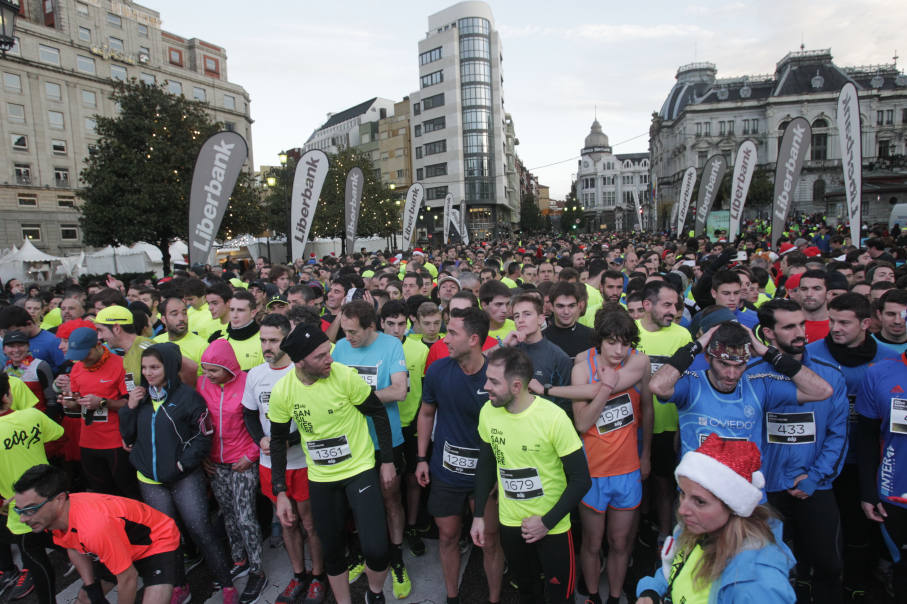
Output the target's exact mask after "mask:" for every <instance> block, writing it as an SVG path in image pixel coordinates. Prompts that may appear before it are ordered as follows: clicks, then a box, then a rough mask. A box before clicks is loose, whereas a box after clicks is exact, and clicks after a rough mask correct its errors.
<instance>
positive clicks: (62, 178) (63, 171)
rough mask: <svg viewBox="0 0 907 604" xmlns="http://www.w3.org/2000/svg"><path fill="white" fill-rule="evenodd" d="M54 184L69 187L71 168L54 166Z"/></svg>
mask: <svg viewBox="0 0 907 604" xmlns="http://www.w3.org/2000/svg"><path fill="white" fill-rule="evenodd" d="M54 186H55V187H68V186H69V169H68V168H54Z"/></svg>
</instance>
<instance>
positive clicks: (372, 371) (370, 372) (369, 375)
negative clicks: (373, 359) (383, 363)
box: [350, 365, 378, 390]
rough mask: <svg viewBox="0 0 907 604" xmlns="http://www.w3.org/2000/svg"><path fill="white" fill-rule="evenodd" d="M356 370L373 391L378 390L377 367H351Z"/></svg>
mask: <svg viewBox="0 0 907 604" xmlns="http://www.w3.org/2000/svg"><path fill="white" fill-rule="evenodd" d="M350 367H352V368H353V369H355V370H356V373H358V374H359V377H361V378H362V379H363V380H365V383H366V384H368V385H369V386H371V388H372V390H377V389H378V366H377V365H350Z"/></svg>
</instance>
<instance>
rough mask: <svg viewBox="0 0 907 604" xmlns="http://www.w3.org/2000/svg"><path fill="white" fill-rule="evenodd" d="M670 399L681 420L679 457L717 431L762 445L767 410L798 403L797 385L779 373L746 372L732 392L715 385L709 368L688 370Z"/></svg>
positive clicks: (723, 434) (717, 432)
mask: <svg viewBox="0 0 907 604" xmlns="http://www.w3.org/2000/svg"><path fill="white" fill-rule="evenodd" d="M671 401H672V402H673V403H674V404H675V405H677V411H678V415H679V419H680V456H681V457H683V455H684V454H685V453H686V452H687V451H695V450H696V449H698V448H699V445H701V444H702V442H703V441H704V440H705V439H706V438H707V437H708V435H709V434H711V433H713V432H714V433H715V434H717V435H718V436H720V437H722V438H727V439H736V440H748V441H751V442H753V443H755V444H756V446H758V447H760V450H761V447H762V417H763V412H764V410H765V409H774V408H775V407H777V406H779V405H783V404H785V403H796V402H797V387H796V386H795V385H794V383H793V382H792V381H790V379H789V378H787V377H784V376H782V375H779V374H777V373H767V372H764V373H754V374H744V375H743V376H742V377H741V378H740V381H739V382H737V387H736V388H734V390H733V391H732V392H718V391H717V390H715V388H713V387H712V384H711V383H710V382H709V378H708V377H707V376H706V370H699V371H693V372H691V371H687V372H685V373H684V374H683V375H682V376H680V379H678V380H677V384H676V385H675V386H674V394H673V395H672V396H671Z"/></svg>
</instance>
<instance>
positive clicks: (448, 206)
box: [444, 193, 453, 245]
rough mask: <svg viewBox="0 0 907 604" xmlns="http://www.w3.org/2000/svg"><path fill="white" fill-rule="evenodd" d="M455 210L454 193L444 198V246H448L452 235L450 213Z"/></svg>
mask: <svg viewBox="0 0 907 604" xmlns="http://www.w3.org/2000/svg"><path fill="white" fill-rule="evenodd" d="M452 209H453V193H448V194H447V196H446V197H444V245H447V239H448V237H449V235H450V211H451V210H452Z"/></svg>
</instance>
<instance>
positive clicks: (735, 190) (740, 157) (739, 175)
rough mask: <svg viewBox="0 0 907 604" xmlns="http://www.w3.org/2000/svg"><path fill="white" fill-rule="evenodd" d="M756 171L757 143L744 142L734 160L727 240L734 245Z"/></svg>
mask: <svg viewBox="0 0 907 604" xmlns="http://www.w3.org/2000/svg"><path fill="white" fill-rule="evenodd" d="M755 170H756V143H754V142H753V141H749V140H747V141H743V142H742V143H740V146H739V147H737V158H736V159H735V160H734V175H733V177H731V204H730V205H731V214H730V216H731V218H730V221H729V223H728V231H727V240H728V243H734V241H735V240H736V239H737V233H739V232H740V221H741V220H742V219H743V206H744V205H745V204H746V195H747V193H749V192H750V183H751V182H752V180H753V172H754V171H755Z"/></svg>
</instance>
